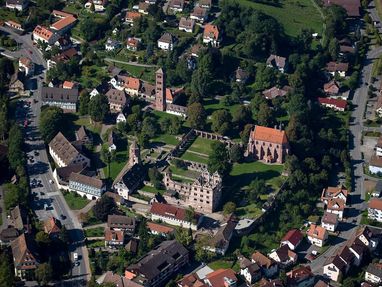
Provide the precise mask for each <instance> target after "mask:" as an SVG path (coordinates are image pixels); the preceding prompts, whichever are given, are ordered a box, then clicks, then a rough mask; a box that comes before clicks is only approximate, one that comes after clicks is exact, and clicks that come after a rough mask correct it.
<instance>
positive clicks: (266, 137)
mask: <svg viewBox="0 0 382 287" xmlns="http://www.w3.org/2000/svg"><path fill="white" fill-rule="evenodd" d="M251 136H252V138H253V139H254V140H259V141H265V142H272V143H276V144H285V143H287V142H288V139H287V136H286V134H285V131H281V130H277V129H273V128H268V127H263V126H255V129H254V130H253V132H251Z"/></svg>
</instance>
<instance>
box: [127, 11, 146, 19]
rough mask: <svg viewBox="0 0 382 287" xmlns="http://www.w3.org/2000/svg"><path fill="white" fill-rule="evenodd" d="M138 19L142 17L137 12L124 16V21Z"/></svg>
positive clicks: (128, 12)
mask: <svg viewBox="0 0 382 287" xmlns="http://www.w3.org/2000/svg"><path fill="white" fill-rule="evenodd" d="M140 17H142V15H141V13H139V12H134V11H127V12H126V16H125V20H126V21H134V20H135V19H138V18H140Z"/></svg>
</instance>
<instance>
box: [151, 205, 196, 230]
mask: <svg viewBox="0 0 382 287" xmlns="http://www.w3.org/2000/svg"><path fill="white" fill-rule="evenodd" d="M150 214H151V220H152V221H156V220H160V221H162V222H164V223H167V224H170V225H175V226H181V227H183V228H191V229H192V230H197V229H198V227H199V224H200V223H201V221H202V220H203V216H201V215H200V214H199V213H195V214H194V218H193V219H192V221H189V219H188V218H187V210H186V209H184V208H181V207H176V206H173V205H170V204H165V203H158V202H154V203H153V204H152V206H151V208H150Z"/></svg>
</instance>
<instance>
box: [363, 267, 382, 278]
mask: <svg viewBox="0 0 382 287" xmlns="http://www.w3.org/2000/svg"><path fill="white" fill-rule="evenodd" d="M366 272H367V273H370V274H373V275H374V276H376V277H378V278H380V279H382V264H381V263H370V264H369V266H368V267H367V269H366Z"/></svg>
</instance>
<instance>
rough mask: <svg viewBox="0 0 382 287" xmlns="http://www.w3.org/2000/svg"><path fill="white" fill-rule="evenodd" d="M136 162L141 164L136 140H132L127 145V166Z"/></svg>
mask: <svg viewBox="0 0 382 287" xmlns="http://www.w3.org/2000/svg"><path fill="white" fill-rule="evenodd" d="M136 164H141V151H140V148H139V146H138V144H137V143H136V141H133V142H132V143H131V145H130V147H129V166H130V168H131V167H132V166H134V165H136Z"/></svg>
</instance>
